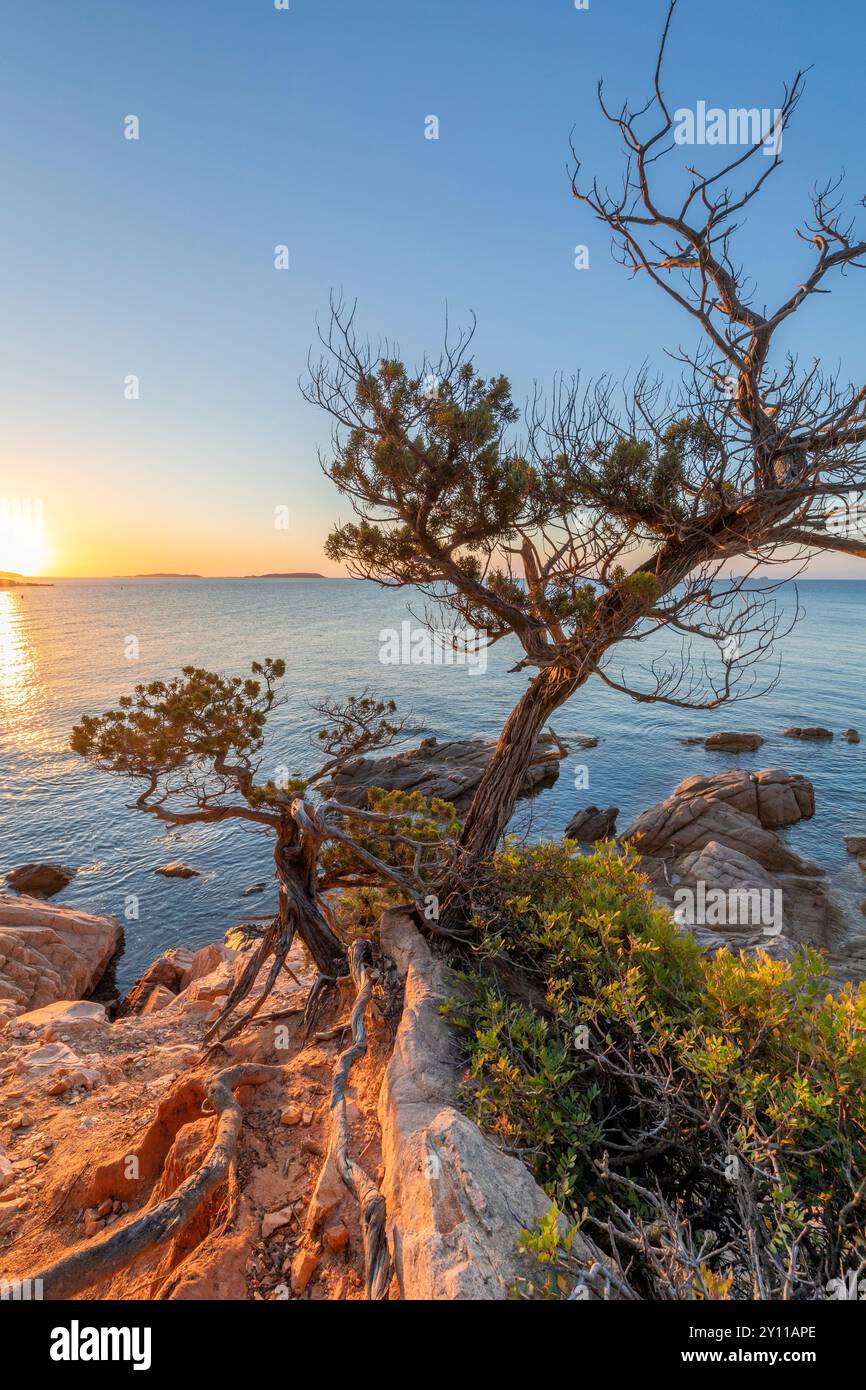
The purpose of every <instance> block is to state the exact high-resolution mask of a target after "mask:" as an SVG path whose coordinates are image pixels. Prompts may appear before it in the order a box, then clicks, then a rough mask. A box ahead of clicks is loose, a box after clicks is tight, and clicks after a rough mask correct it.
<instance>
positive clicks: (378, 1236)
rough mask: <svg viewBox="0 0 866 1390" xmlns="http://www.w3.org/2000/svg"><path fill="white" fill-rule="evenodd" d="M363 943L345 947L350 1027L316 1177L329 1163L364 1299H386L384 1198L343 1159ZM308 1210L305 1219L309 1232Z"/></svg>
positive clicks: (363, 1029) (364, 977)
mask: <svg viewBox="0 0 866 1390" xmlns="http://www.w3.org/2000/svg"><path fill="white" fill-rule="evenodd" d="M368 953H369V943H368V942H366V941H354V942H353V943H352V945H351V946H350V948H349V969H350V971H351V975H352V981H353V983H354V985H355V1003H354V1005H353V1008H352V1016H351V1020H350V1026H351V1029H352V1042H351V1044H350V1046H349V1047H347V1048H345V1049H344V1051H343V1052H341V1053H340V1056H339V1057H338V1059H337V1065H336V1068H335V1070H334V1080H333V1083H332V1085H331V1101H330V1106H329V1112H330V1128H329V1134H328V1149H327V1153H326V1154H325V1160H324V1163H323V1164H322V1173H324V1172H325V1170H326V1169H327V1168H328V1166H329V1164H333V1166H334V1167H335V1168H336V1171H337V1172H338V1173H339V1175H340V1177H341V1178H342V1180H343V1182H344V1183H345V1185H346V1187H347V1188H348V1189H349V1191H350V1192H351V1194H352V1196H353V1197H354V1198H355V1199H356V1201H357V1202H358V1205H359V1207H360V1211H361V1235H362V1239H363V1243H364V1283H365V1294H366V1297H367V1298H368V1299H372V1300H380V1299H383V1298H385V1297H386V1296H387V1293H388V1285H389V1284H390V1282H391V1257H390V1254H389V1251H388V1242H387V1238H386V1235H385V1199H384V1197H383V1196H382V1194H381V1193H380V1191H379V1189H378V1187H377V1186H376V1184H375V1182H374V1181H373V1179H372V1178H371V1177H370V1176H369V1175H368V1174H367V1173H366V1172H365V1171H364V1169H363V1168H362V1167H361V1166H360V1165H359V1164H357V1163H355V1161H354V1159H352V1158H351V1157H350V1155H349V1122H348V1118H347V1115H346V1085H347V1083H348V1080H349V1072H350V1071H351V1069H352V1066H353V1065H354V1063H355V1062H356V1061H357V1060H358V1058H359V1057H363V1056H364V1054H365V1052H366V1051H367V1025H366V1023H365V1021H364V1014H365V1012H366V1009H367V1005H368V1004H369V1002H370V1000H371V998H372V996H373V982H372V980H371V979H370V975H369V971H368V970H367V959H368ZM313 1211H314V1208H311V1214H310V1216H309V1217H308V1219H307V1229H308V1233H310V1234H311V1232H310V1225H311V1221H312V1220H314V1219H315V1218H314V1216H313Z"/></svg>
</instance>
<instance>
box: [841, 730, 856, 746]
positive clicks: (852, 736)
mask: <svg viewBox="0 0 866 1390" xmlns="http://www.w3.org/2000/svg"><path fill="white" fill-rule="evenodd" d="M842 737H843V738H844V739H845V740H846V741H847V742H848V743H859V742H860V735H859V733H858V732H857V730H856V729H845V731H844V733H843V734H842Z"/></svg>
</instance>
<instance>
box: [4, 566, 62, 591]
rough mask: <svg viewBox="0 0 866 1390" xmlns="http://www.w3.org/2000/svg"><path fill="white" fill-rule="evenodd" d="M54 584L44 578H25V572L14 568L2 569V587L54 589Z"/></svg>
mask: <svg viewBox="0 0 866 1390" xmlns="http://www.w3.org/2000/svg"><path fill="white" fill-rule="evenodd" d="M53 587H54V585H53V584H50V583H47V582H46V581H45V580H43V579H25V577H24V575H23V574H15V573H14V572H13V571H12V570H0V589H52V588H53Z"/></svg>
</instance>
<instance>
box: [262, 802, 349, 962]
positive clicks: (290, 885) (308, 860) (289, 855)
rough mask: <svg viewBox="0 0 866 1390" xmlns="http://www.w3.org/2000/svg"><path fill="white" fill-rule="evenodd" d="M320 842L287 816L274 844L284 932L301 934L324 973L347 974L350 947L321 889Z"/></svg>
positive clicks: (282, 933) (282, 932) (282, 934)
mask: <svg viewBox="0 0 866 1390" xmlns="http://www.w3.org/2000/svg"><path fill="white" fill-rule="evenodd" d="M319 848H320V846H319V843H318V842H317V841H316V839H315V836H314V835H312V834H311V833H310V832H309V831H307V830H303V831H302V830H301V829H300V828H299V827H298V825H296V823H295V822H294V820H292V819H290V818H288V817H287V818H286V820H285V821H284V823H283V825H282V826H281V828H280V831H279V833H278V835H277V842H276V845H275V846H274V864H275V865H276V871H277V881H278V882H279V885H280V922H281V928H282V930H281V933H280V934H281V936H285V935H289V934H290V936H294V935H295V934H297V935H298V936H299V937H300V938H301V940H302V941H303V943H304V945H305V946H306V947H307V950H308V951H309V952H310V955H311V956H312V958H313V960H314V961H315V962H316V965H317V966H318V968H319V970H320V971H321V973H322V974H323V975H345V974H346V973H347V971H348V968H349V967H348V961H347V956H346V948H345V946H344V945H343V943H342V942H341V941H340V939H339V937H337V936H336V935H335V934H334V932H333V931H332V929H331V926H330V924H329V922H328V919H327V917H326V916H325V913H324V911H323V909H322V905H321V901H320V898H319V891H318V873H317V865H318V858H319Z"/></svg>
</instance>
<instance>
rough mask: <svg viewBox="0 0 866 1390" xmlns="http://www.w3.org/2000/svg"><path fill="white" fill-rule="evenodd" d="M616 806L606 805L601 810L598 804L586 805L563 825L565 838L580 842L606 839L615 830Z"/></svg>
mask: <svg viewBox="0 0 866 1390" xmlns="http://www.w3.org/2000/svg"><path fill="white" fill-rule="evenodd" d="M618 815H619V807H618V806H608V808H607V810H606V811H602V810H600V809H599V807H598V806H586V807H585V808H584V809H583V810H582V811H578V813H577V815H576V816H572V818H571V820H570V821H569V822H568V825H567V826H566V827H565V832H564V833H565V838H566V839H567V840H577V841H578V842H579V843H580V844H584V845H585V844H592V843H593V842H594V841H595V840H607V839H609V838H610V836H611V835H613V834H614V832H615V831H616V818H617V816H618Z"/></svg>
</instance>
